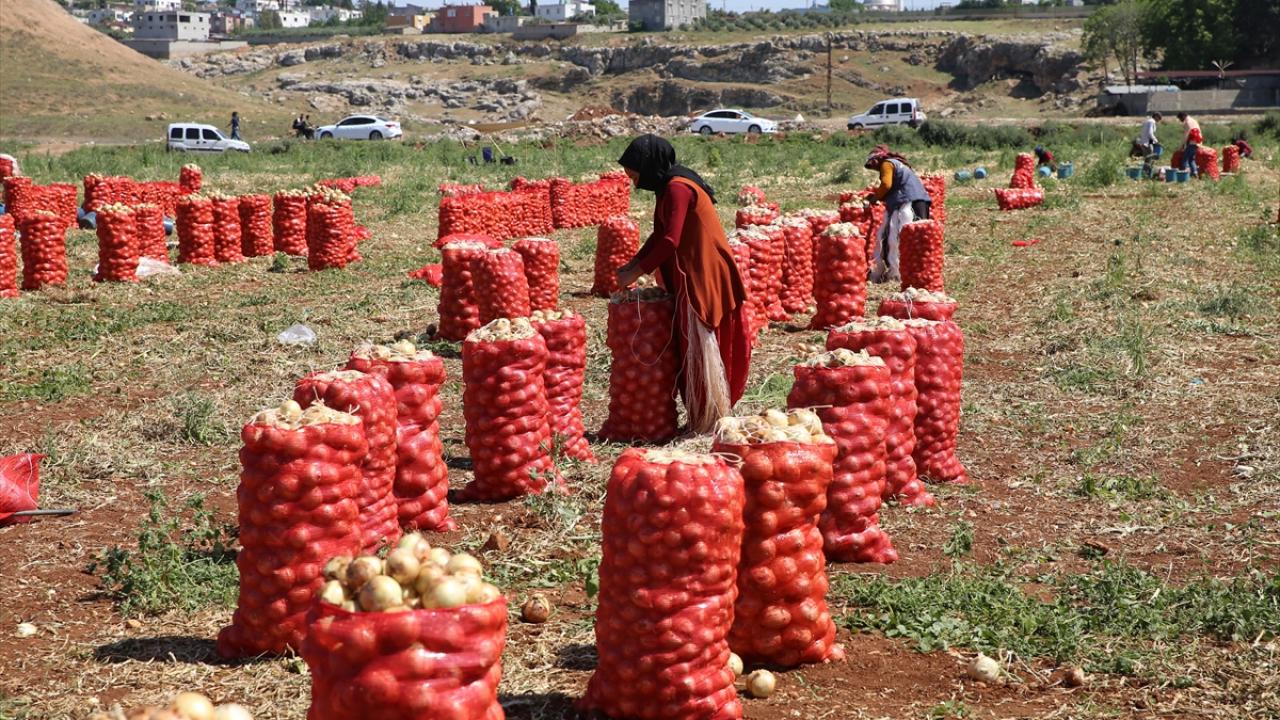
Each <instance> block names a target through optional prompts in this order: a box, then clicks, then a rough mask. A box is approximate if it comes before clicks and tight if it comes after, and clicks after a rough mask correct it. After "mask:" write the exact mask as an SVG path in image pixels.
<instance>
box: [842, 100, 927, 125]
mask: <svg viewBox="0 0 1280 720" xmlns="http://www.w3.org/2000/svg"><path fill="white" fill-rule="evenodd" d="M924 121H925V115H924V111H923V110H921V109H920V101H919V100H917V99H915V98H893V99H890V100H881V101H880V102H878V103H876V104H875V105H873V106H872V107H871V109H870V110H868V111H866V112H864V113H862V114H861V115H854V116H853V117H851V118H849V123H848V125H847V127H848V128H849V129H850V130H861V129H863V128H873V127H880V126H881V125H910V126H911V127H919V126H920V125H921V124H922V123H924Z"/></svg>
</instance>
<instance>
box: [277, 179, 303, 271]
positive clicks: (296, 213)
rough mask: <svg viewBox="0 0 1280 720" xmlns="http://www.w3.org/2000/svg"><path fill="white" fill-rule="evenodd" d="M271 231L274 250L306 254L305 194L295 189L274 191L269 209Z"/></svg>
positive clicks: (299, 254) (298, 254) (290, 253)
mask: <svg viewBox="0 0 1280 720" xmlns="http://www.w3.org/2000/svg"><path fill="white" fill-rule="evenodd" d="M271 231H272V234H273V235H274V236H275V248H276V252H282V253H286V254H288V255H297V256H306V254H307V196H306V195H305V194H303V193H301V192H298V191H296V190H285V191H281V192H278V193H276V196H275V203H274V205H273V207H272V210H271Z"/></svg>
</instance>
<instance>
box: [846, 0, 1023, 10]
mask: <svg viewBox="0 0 1280 720" xmlns="http://www.w3.org/2000/svg"><path fill="white" fill-rule="evenodd" d="M1033 1H1034V0H1033ZM863 7H865V8H866V9H867V10H868V11H869V12H902V0H864V2H863Z"/></svg>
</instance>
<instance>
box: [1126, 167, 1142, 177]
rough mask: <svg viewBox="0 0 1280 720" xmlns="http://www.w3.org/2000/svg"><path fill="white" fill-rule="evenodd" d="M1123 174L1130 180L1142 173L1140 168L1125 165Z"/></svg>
mask: <svg viewBox="0 0 1280 720" xmlns="http://www.w3.org/2000/svg"><path fill="white" fill-rule="evenodd" d="M1124 174H1125V175H1128V176H1129V179H1130V180H1137V179H1138V178H1139V177H1140V176H1141V175H1142V168H1140V167H1127V168H1125V169H1124Z"/></svg>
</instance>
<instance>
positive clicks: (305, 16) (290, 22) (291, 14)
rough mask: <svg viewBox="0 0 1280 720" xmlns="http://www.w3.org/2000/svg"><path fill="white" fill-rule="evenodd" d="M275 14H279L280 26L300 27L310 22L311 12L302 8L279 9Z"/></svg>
mask: <svg viewBox="0 0 1280 720" xmlns="http://www.w3.org/2000/svg"><path fill="white" fill-rule="evenodd" d="M277 14H278V15H279V16H280V27H284V28H300V27H307V26H308V25H310V24H311V14H310V13H307V12H304V11H302V10H281V11H280V12H279V13H277Z"/></svg>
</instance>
